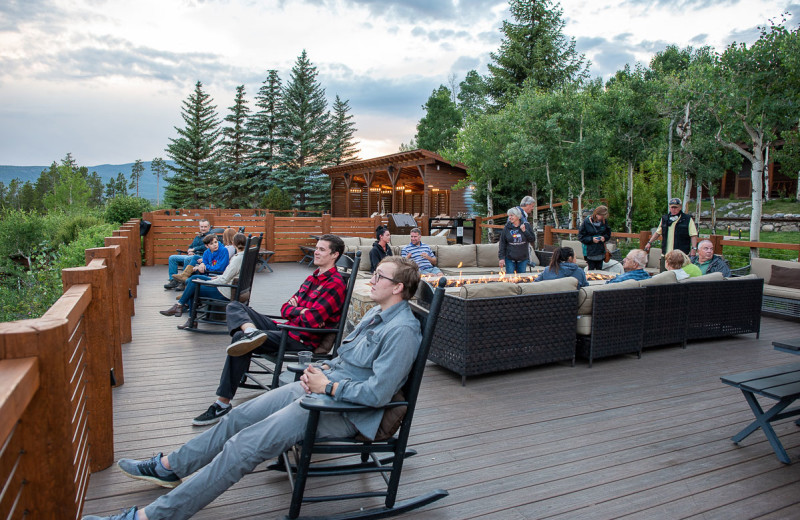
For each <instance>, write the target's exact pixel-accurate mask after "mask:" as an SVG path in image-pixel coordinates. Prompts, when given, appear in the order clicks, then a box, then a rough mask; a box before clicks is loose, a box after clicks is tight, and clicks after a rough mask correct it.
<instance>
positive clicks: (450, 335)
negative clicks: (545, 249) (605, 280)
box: [428, 278, 578, 385]
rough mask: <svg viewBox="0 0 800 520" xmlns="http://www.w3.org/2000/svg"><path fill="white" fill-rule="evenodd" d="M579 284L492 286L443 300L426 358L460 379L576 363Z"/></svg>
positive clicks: (466, 290)
mask: <svg viewBox="0 0 800 520" xmlns="http://www.w3.org/2000/svg"><path fill="white" fill-rule="evenodd" d="M577 303H578V291H577V280H575V279H574V278H565V279H561V280H552V281H547V282H537V283H524V284H512V283H492V284H478V285H471V286H464V287H461V289H460V291H459V293H458V294H447V295H445V299H444V304H443V305H442V310H441V313H440V314H439V320H438V322H437V325H436V331H435V333H434V338H433V344H432V346H431V350H430V354H429V355H428V359H430V360H431V361H433V362H434V363H436V364H438V365H440V366H442V367H444V368H446V369H448V370H451V371H453V372H455V373H457V374H459V375H460V376H461V383H462V385H463V384H464V383H465V381H466V378H467V376H474V375H478V374H487V373H492V372H499V371H503V370H513V369H518V368H524V367H529V366H534V365H542V364H545V363H554V362H557V361H570V362H571V363H573V364H574V362H575V309H576V307H577Z"/></svg>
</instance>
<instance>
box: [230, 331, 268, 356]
mask: <svg viewBox="0 0 800 520" xmlns="http://www.w3.org/2000/svg"><path fill="white" fill-rule="evenodd" d="M266 340H267V333H266V332H264V331H263V330H254V331H251V332H248V333H246V334H242V337H241V338H239V340H238V341H234V342H233V343H231V344H230V345H228V355H229V356H232V357H239V356H244V355H245V354H249V353H250V352H252V351H254V350H255V349H257V348H258V347H260V346H261V344H262V343H264V342H265V341H266Z"/></svg>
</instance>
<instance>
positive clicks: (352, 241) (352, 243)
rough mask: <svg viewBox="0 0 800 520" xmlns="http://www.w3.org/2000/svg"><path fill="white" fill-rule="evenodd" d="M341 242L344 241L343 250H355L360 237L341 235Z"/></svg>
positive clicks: (359, 242) (358, 244) (359, 243)
mask: <svg viewBox="0 0 800 520" xmlns="http://www.w3.org/2000/svg"><path fill="white" fill-rule="evenodd" d="M342 242H344V250H345V251H347V252H348V253H350V252H354V251H356V250H357V249H358V246H360V245H361V239H360V238H358V237H342Z"/></svg>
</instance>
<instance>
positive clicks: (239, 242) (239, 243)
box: [225, 229, 247, 251]
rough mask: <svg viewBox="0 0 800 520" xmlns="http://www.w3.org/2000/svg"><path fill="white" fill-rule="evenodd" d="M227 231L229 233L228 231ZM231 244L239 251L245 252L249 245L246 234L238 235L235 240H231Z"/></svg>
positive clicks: (235, 235)
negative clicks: (245, 247)
mask: <svg viewBox="0 0 800 520" xmlns="http://www.w3.org/2000/svg"><path fill="white" fill-rule="evenodd" d="M225 231H227V229H226V230H225ZM231 242H232V244H233V247H235V248H236V250H237V251H244V246H246V245H247V237H246V236H245V235H244V233H236V234H234V235H233V240H231Z"/></svg>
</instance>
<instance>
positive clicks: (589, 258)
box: [578, 206, 611, 271]
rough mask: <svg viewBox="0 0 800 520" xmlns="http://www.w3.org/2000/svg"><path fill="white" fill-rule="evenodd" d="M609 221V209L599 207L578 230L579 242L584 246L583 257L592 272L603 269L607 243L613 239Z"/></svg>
mask: <svg viewBox="0 0 800 520" xmlns="http://www.w3.org/2000/svg"><path fill="white" fill-rule="evenodd" d="M607 220H608V208H607V207H605V206H597V207H596V208H595V209H594V211H593V212H592V214H591V216H588V217H586V220H584V221H583V222H581V227H580V229H578V240H579V241H580V242H581V244H583V257H584V259H586V263H587V264H589V269H591V270H597V271H599V270H601V269H603V260H604V259H605V257H606V243H607V242H608V241H609V240H610V239H611V228H610V227H609V226H608V224H607Z"/></svg>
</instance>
